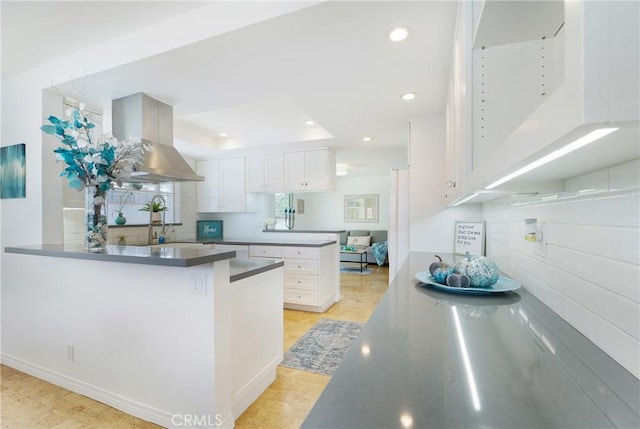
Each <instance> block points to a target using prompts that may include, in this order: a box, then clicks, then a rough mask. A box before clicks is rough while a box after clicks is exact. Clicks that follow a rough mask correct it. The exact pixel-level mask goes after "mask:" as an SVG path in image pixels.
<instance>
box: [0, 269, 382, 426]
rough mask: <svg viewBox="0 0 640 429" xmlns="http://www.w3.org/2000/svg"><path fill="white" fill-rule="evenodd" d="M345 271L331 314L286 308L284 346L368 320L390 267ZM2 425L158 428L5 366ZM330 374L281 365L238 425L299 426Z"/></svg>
mask: <svg viewBox="0 0 640 429" xmlns="http://www.w3.org/2000/svg"><path fill="white" fill-rule="evenodd" d="M370 268H373V273H371V274H369V275H360V274H345V273H341V275H340V286H341V289H342V296H343V298H342V300H341V301H340V302H338V303H336V304H334V305H333V306H332V307H331V308H329V310H327V311H326V312H325V313H320V314H318V313H308V312H303V311H294V310H285V311H284V350H285V351H286V350H288V349H289V348H290V347H291V346H292V345H293V344H294V343H295V342H296V341H297V340H298V339H299V338H300V337H301V336H302V335H304V333H305V332H307V330H309V328H311V327H312V326H313V325H314V324H315V323H316V322H317V321H318V320H320V319H321V318H328V319H340V320H349V321H353V322H366V321H367V320H368V319H369V317H370V316H371V313H372V312H373V309H374V308H375V307H376V305H377V304H378V301H379V300H380V298H381V297H382V295H383V294H384V292H385V291H386V290H387V284H388V278H389V271H388V268H387V267H376V266H373V267H372V266H370ZM0 372H1V381H0V386H1V395H0V399H1V406H0V407H1V408H0V422H1V424H0V427H1V428H2V429H41V428H47V429H49V428H51V429H88V428H116V429H119V428H122V429H124V428H143V429H147V428H158V427H159V426H157V425H154V424H152V423H149V422H146V421H144V420H140V419H138V418H135V417H132V416H130V415H128V414H125V413H122V412H121V411H118V410H116V409H114V408H112V407H110V406H108V405H105V404H102V403H100V402H97V401H94V400H93V399H89V398H87V397H86V396H82V395H79V394H77V393H73V392H70V391H68V390H66V389H63V388H61V387H58V386H55V385H53V384H50V383H48V382H46V381H43V380H40V379H37V378H34V377H31V376H29V375H27V374H25V373H23V372H20V371H16V370H15V369H12V368H9V367H7V366H4V365H2V366H0ZM329 379H330V377H327V376H324V375H319V374H314V373H311V372H306V371H299V370H295V369H290V368H283V367H278V370H277V376H276V381H274V382H273V383H272V384H271V386H269V388H268V389H267V390H266V391H265V392H264V393H263V394H262V395H261V396H260V397H259V398H258V399H257V400H256V401H255V402H254V403H253V404H252V405H251V406H250V407H249V408H248V409H247V410H246V411H245V412H244V413H243V414H242V415H241V416H240V417H239V418H238V419H236V428H238V429H253V428H260V429H271V428H274V429H275V428H278V429H285V428H298V427H300V425H301V424H302V422H303V421H304V419H305V417H306V416H307V414H308V413H309V411H310V410H311V408H312V407H313V404H314V403H315V402H316V400H317V399H318V397H319V396H320V394H321V393H322V391H323V390H324V388H325V386H326V385H327V383H328V382H329Z"/></svg>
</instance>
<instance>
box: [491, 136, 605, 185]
mask: <svg viewBox="0 0 640 429" xmlns="http://www.w3.org/2000/svg"><path fill="white" fill-rule="evenodd" d="M617 130H618V128H599V129H597V130H595V131H592V132H590V133H589V134H587V135H586V136H582V137H580V138H579V139H577V140H575V141H573V142H571V143H569V144H568V145H566V146H564V147H563V148H561V149H558V150H556V151H554V152H551V153H550V154H548V155H545V156H543V157H542V158H540V159H538V160H536V161H533V162H532V163H531V164H528V165H525V166H524V167H522V168H521V169H519V170H516V171H514V172H513V173H510V174H507V175H506V176H504V177H502V178H500V179H498V180H496V181H495V182H493V183H491V184H490V185H488V186H486V187H485V189H493V188H495V187H497V186H500V185H502V184H504V183H507V182H508V181H509V180H511V179H515V178H516V177H518V176H521V175H523V174H524V173H527V172H529V171H531V170H533V169H535V168H538V167H540V166H541V165H544V164H546V163H548V162H551V161H553V160H554V159H558V158H560V157H561V156H564V155H566V154H568V153H571V152H573V151H574V150H577V149H580V148H581V147H583V146H586V145H588V144H589V143H593V142H594V141H596V140H598V139H600V138H602V137H604V136H607V135H609V134H611V133H612V132H614V131H617Z"/></svg>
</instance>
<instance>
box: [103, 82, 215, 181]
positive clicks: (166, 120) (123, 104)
mask: <svg viewBox="0 0 640 429" xmlns="http://www.w3.org/2000/svg"><path fill="white" fill-rule="evenodd" d="M111 114H112V121H113V124H112V126H113V135H114V136H115V137H116V138H117V139H118V140H124V139H128V138H132V137H137V138H140V139H142V141H143V142H145V143H146V144H148V145H150V146H151V148H152V150H151V151H148V152H145V155H144V162H143V164H142V165H139V166H138V167H137V168H136V171H135V172H134V173H133V175H132V176H131V177H130V178H129V179H127V181H128V182H145V183H158V182H196V181H197V182H201V181H203V180H204V177H202V176H198V175H197V174H196V173H195V172H194V171H193V169H192V168H191V167H190V166H189V164H187V161H185V160H184V158H183V157H182V156H181V155H180V153H178V151H177V150H176V148H175V147H173V107H172V106H169V105H168V104H165V103H162V102H160V101H158V100H156V99H154V98H151V97H149V96H148V95H146V94H144V93H142V92H139V93H137V94H132V95H128V96H126V97H122V98H118V99H116V100H112V101H111Z"/></svg>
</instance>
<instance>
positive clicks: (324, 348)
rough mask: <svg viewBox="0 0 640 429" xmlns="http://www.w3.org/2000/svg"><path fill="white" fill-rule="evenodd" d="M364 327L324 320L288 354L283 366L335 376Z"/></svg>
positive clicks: (352, 323) (356, 324) (351, 323)
mask: <svg viewBox="0 0 640 429" xmlns="http://www.w3.org/2000/svg"><path fill="white" fill-rule="evenodd" d="M361 329H362V326H361V325H360V324H359V323H355V322H346V321H343V320H332V319H320V320H319V321H318V322H317V323H316V324H315V325H313V326H312V327H311V329H309V330H308V331H307V333H306V334H304V335H303V336H302V338H300V339H299V340H298V341H296V343H295V344H294V345H293V346H292V347H291V348H290V349H289V351H287V353H285V355H284V359H283V360H282V363H281V364H280V365H281V366H286V367H288V368H294V369H301V370H303V371H310V372H315V373H317V374H322V375H328V376H332V375H333V373H334V372H335V371H336V369H337V368H338V365H340V362H342V357H343V356H344V354H345V352H346V351H347V350H348V349H349V347H350V346H351V343H352V342H353V340H355V339H356V338H357V337H358V335H359V334H360V330H361Z"/></svg>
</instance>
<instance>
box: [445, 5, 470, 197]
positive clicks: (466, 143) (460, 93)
mask: <svg viewBox="0 0 640 429" xmlns="http://www.w3.org/2000/svg"><path fill="white" fill-rule="evenodd" d="M471 7H472V4H471V2H462V3H460V5H459V6H458V19H457V25H456V32H455V34H454V42H453V56H452V60H451V69H450V70H451V71H450V75H449V86H448V92H447V109H446V118H447V120H446V145H447V152H446V157H447V164H446V173H445V184H444V188H445V191H444V194H443V195H444V197H445V199H446V200H447V203H449V202H452V201H454V200H455V199H457V198H458V197H460V196H461V194H462V190H463V188H464V175H465V171H466V170H467V159H468V156H467V155H468V151H469V149H468V148H469V147H470V143H471V122H470V119H471V96H470V94H469V93H468V90H467V88H470V87H471V43H472V34H471V33H472V31H471V19H472V13H471Z"/></svg>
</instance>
